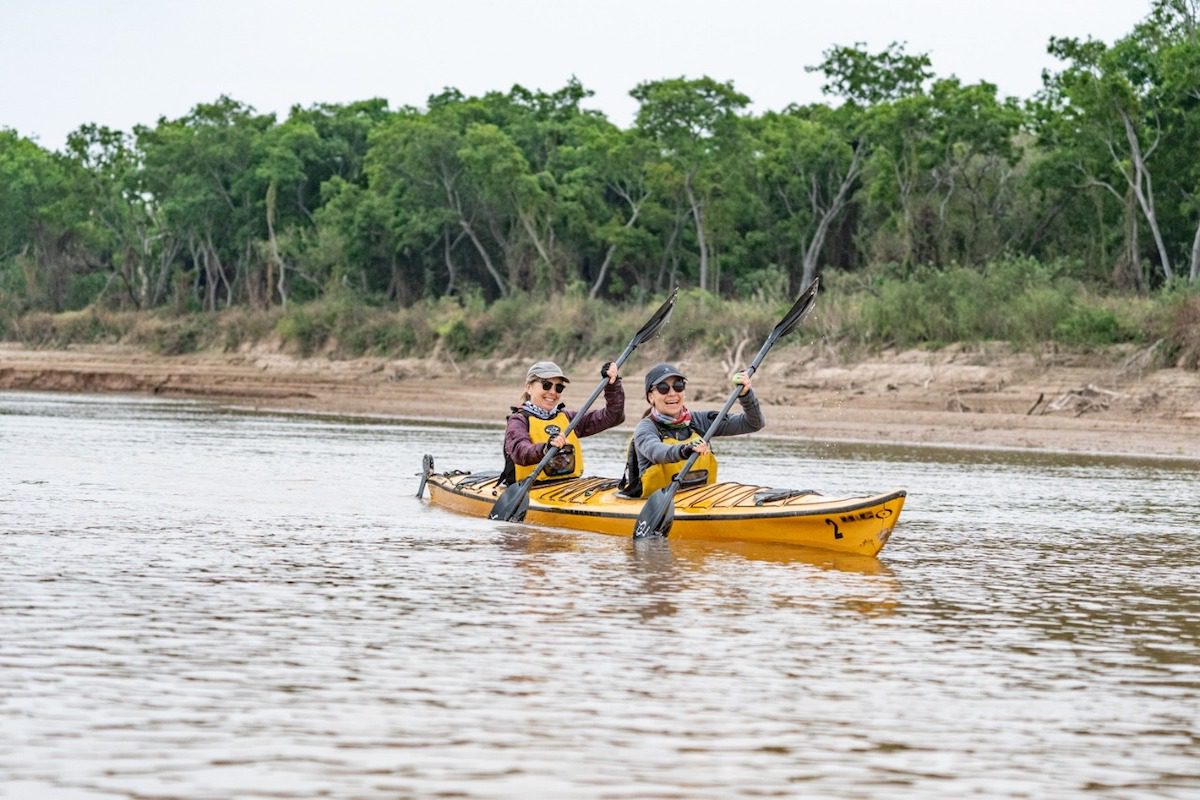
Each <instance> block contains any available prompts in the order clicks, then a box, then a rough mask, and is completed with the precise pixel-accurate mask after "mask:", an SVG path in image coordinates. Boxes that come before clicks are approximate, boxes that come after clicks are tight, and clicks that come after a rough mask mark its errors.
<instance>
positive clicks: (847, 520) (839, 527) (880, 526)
mask: <svg viewBox="0 0 1200 800" xmlns="http://www.w3.org/2000/svg"><path fill="white" fill-rule="evenodd" d="M616 484H617V482H616V481H614V480H611V479H607V478H595V477H587V476H585V477H582V478H577V479H574V480H567V481H560V482H555V483H550V484H542V485H537V486H535V487H534V488H533V489H531V490H530V492H529V510H528V512H527V513H526V516H525V520H524V521H525V522H526V523H529V524H532V525H544V526H549V527H555V528H569V529H573V530H583V531H592V532H595V533H605V534H610V535H615V536H632V535H633V528H634V525H635V523H636V522H637V518H638V514H639V513H640V512H641V510H642V505H643V504H644V503H645V500H644V499H642V498H626V497H623V496H621V495H620V494H619V493H618V492H617V487H616ZM427 485H428V487H429V489H430V497H431V499H432V501H433V503H434V504H435V505H438V506H441V507H443V508H447V509H450V510H452V511H457V512H459V513H462V514H468V515H471V516H476V517H487V516H488V514H489V512H491V510H492V506H494V505H495V503H496V500H497V498H499V496H500V494H501V493H502V492H503V491H504V488H505V487H504V486H503V485H502V484H501V483H500V480H499V476H498V475H495V474H490V473H488V474H472V473H469V472H458V471H452V472H447V473H430V474H429V475H428V481H427ZM905 497H906V492H905V490H903V489H893V490H891V491H888V492H884V493H882V494H876V495H863V496H856V497H840V498H829V497H825V496H823V495H820V494H818V493H816V492H812V491H793V490H782V489H773V488H770V487H765V486H752V485H749V484H743V483H716V484H711V485H707V486H699V487H696V488H693V489H681V490H679V492H678V493H676V495H675V517H674V522H673V524H672V525H671V530H670V535H669V536H670V538H671V539H696V540H707V541H729V542H763V543H766V542H771V543H780V544H794V545H802V546H805V547H818V548H822V549H826V550H834V551H837V552H842V553H853V554H856V555H866V556H876V555H878V553H879V551H880V550H882V549H883V546H884V545H886V544H887V542H888V540H889V539H890V538H891V536H892V531H893V529H894V528H895V526H896V523H897V521H898V520H899V519H900V511H901V509H903V507H904V500H905Z"/></svg>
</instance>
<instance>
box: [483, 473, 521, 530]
mask: <svg viewBox="0 0 1200 800" xmlns="http://www.w3.org/2000/svg"><path fill="white" fill-rule="evenodd" d="M528 510H529V488H528V487H527V486H526V485H525V483H524V481H522V482H521V483H513V484H510V485H509V487H508V488H507V489H505V490H504V493H503V494H501V495H500V499H499V500H497V501H496V505H494V506H492V513H490V514H488V519H498V520H502V521H503V522H523V521H524V520H525V512H526V511H528Z"/></svg>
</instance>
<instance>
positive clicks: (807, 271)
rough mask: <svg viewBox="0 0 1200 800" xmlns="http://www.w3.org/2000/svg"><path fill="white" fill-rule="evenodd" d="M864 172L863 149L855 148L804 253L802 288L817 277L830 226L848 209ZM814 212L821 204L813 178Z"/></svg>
mask: <svg viewBox="0 0 1200 800" xmlns="http://www.w3.org/2000/svg"><path fill="white" fill-rule="evenodd" d="M861 171H862V148H861V147H855V148H854V155H853V157H852V158H851V159H850V166H849V167H847V168H846V174H845V176H844V177H843V178H842V182H841V185H840V186H838V190H837V194H836V195H834V198H833V200H832V201H831V202H830V203H829V207H828V208H826V209H824V211H823V212H821V213H820V220H819V221H818V222H817V228H816V230H815V231H813V236H812V239H811V240H809V243H808V247H807V248H805V251H804V269H803V272H802V273H801V277H800V285H801V287H804V286H808V285H809V284H810V283H812V280H813V278H815V277H816V276H817V259H818V258H820V256H821V251H822V250H823V249H824V248H825V237H826V236H828V235H829V226H830V225H832V224H833V221H834V220H835V219H837V217H838V215H840V214H841V213H842V210H843V209H845V207H846V202H847V200H848V199H849V194H850V187H851V186H853V185H854V182H855V181H856V180H858V175H859V172H861ZM813 181H814V186H813V194H812V199H813V211H819V210H820V204H819V202H818V200H817V197H818V195H817V187H816V186H815V181H816V178H815V177H814V178H813Z"/></svg>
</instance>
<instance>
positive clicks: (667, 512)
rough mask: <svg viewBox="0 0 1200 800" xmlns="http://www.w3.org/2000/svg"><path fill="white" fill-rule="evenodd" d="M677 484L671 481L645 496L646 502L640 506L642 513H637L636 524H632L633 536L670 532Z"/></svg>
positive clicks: (641, 537) (673, 517)
mask: <svg viewBox="0 0 1200 800" xmlns="http://www.w3.org/2000/svg"><path fill="white" fill-rule="evenodd" d="M677 485H678V484H675V483H671V484H670V485H668V486H667V487H666V488H663V489H659V490H658V491H657V492H655V493H654V494H652V495H650V496H649V497H647V498H646V504H645V505H644V506H642V513H640V514H638V518H637V524H636V525H634V526H633V538H635V539H645V538H646V537H648V536H660V537H661V536H666V535H667V534H668V533H670V532H671V523H672V522H674V521H675V487H676V486H677Z"/></svg>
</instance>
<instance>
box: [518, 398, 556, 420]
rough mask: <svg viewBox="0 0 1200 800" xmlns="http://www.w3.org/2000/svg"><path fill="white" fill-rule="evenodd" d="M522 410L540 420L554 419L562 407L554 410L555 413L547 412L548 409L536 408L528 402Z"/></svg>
mask: <svg viewBox="0 0 1200 800" xmlns="http://www.w3.org/2000/svg"><path fill="white" fill-rule="evenodd" d="M521 408H523V409H525V410H526V411H528V412H529V413H530V414H533V415H534V416H535V417H537V418H538V419H554V418H555V417H557V416H558V408H562V406H559V407H558V408H556V409H554V410H553V411H547V410H546V409H544V408H542V407H541V406H535V405H534V404H533V403H532V402H531V401H529V400H526V401H525V403H524V404H523V405H522V406H521Z"/></svg>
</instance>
